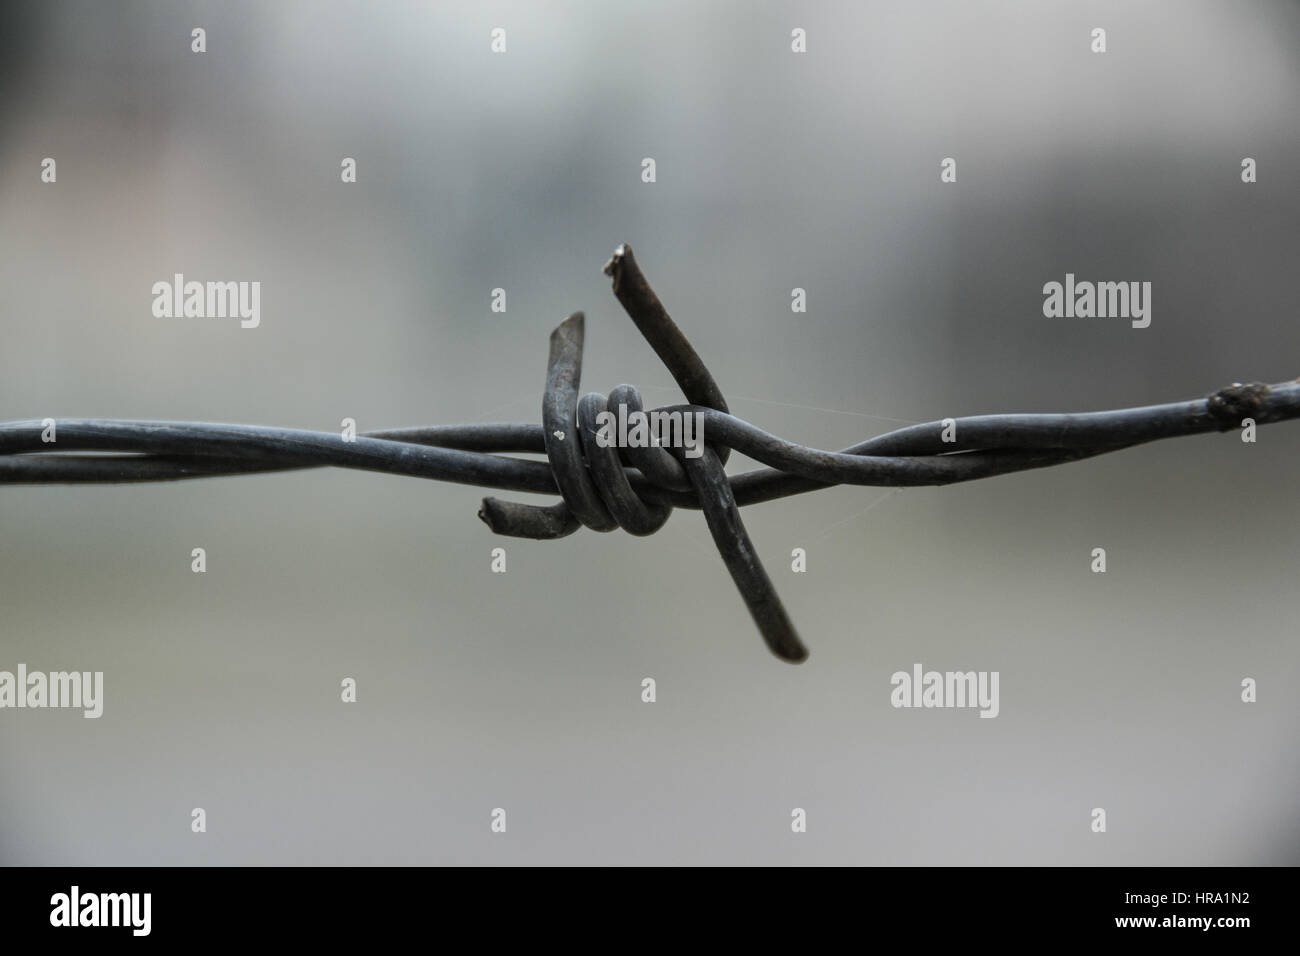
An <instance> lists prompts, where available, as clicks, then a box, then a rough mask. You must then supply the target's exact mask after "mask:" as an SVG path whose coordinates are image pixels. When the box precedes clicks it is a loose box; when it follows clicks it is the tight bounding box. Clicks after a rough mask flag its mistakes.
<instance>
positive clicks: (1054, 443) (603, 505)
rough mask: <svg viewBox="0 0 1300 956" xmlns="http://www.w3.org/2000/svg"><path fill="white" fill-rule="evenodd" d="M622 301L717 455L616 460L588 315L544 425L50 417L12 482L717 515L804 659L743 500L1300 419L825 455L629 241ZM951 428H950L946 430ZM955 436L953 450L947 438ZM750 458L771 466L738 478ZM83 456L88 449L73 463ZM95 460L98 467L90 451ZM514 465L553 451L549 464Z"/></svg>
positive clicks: (9, 471)
mask: <svg viewBox="0 0 1300 956" xmlns="http://www.w3.org/2000/svg"><path fill="white" fill-rule="evenodd" d="M605 273H606V274H607V275H609V276H610V277H611V278H612V280H613V290H614V294H615V296H616V297H617V298H618V300H619V302H620V303H622V305H623V307H624V309H625V310H626V311H627V313H628V315H629V316H631V318H632V321H633V322H635V323H636V326H637V328H638V329H639V330H640V331H641V334H642V335H643V336H644V337H645V339H646V341H647V342H649V343H650V345H651V347H652V348H653V349H654V350H655V353H656V354H657V355H658V356H659V358H660V359H661V360H662V361H663V363H664V365H665V366H666V367H667V368H668V370H669V372H670V373H671V374H672V376H673V378H674V380H675V381H676V382H677V384H678V386H679V387H680V388H681V389H682V392H683V394H684V395H685V396H686V399H687V402H688V403H689V404H685V405H674V406H665V407H661V408H657V409H654V410H653V411H654V412H663V413H673V412H680V413H684V414H685V413H691V414H693V413H699V414H700V415H701V416H703V422H704V434H705V435H706V436H707V438H706V444H705V447H704V448H703V449H702V454H700V455H699V456H698V457H694V458H693V457H690V456H688V455H686V454H685V453H684V449H681V448H673V449H668V448H663V447H655V446H651V447H640V448H636V447H625V448H615V447H603V446H602V445H601V444H600V443H599V442H597V441H596V440H595V436H596V431H597V429H596V420H597V416H598V415H599V414H600V413H601V412H603V411H605V410H607V409H608V408H611V407H617V406H619V405H625V406H627V408H628V410H629V411H638V412H639V411H642V410H643V404H642V401H641V396H640V393H639V392H638V391H637V390H636V389H635V388H634V387H633V386H631V385H620V386H618V387H617V388H615V389H614V390H613V391H612V392H610V394H609V396H608V398H606V397H605V396H601V395H599V394H596V393H590V394H588V395H585V396H583V397H582V398H581V399H580V398H579V396H578V387H579V383H580V380H581V377H582V349H583V338H584V319H583V314H582V313H581V312H576V313H574V314H573V315H571V316H570V317H569V318H568V319H566V320H565V321H564V322H563V323H561V324H560V326H559V327H558V328H556V329H555V331H554V332H552V333H551V345H550V357H549V361H548V365H547V375H546V387H545V390H544V393H543V398H542V424H541V425H529V424H472V425H440V426H431V427H424V428H399V429H389V430H385V431H375V432H367V433H365V434H363V435H358V436H356V437H355V438H352V439H350V440H349V439H345V438H344V437H343V436H342V435H340V434H337V433H333V432H315V431H303V430H299V429H288V428H269V427H260V426H253V425H221V424H206V423H199V422H160V421H159V422H155V421H113V420H106V419H58V420H57V422H56V432H55V438H56V441H55V442H54V444H55V445H56V446H57V448H58V450H57V451H53V452H52V451H51V450H50V448H51V446H50V444H48V443H46V442H45V441H44V440H43V438H42V436H43V433H44V432H45V427H44V423H43V422H41V421H22V422H7V423H4V424H0V483H6V484H50V483H108V482H147V481H176V480H180V479H186V478H211V477H218V476H223V475H244V474H256V473H264V472H274V471H289V470H295V469H302V468H317V467H322V466H333V467H341V468H356V469H361V470H365V471H380V472H387V473H389V474H396V475H409V476H412V477H418V478H432V479H436V480H438V481H450V482H456V483H459V484H469V485H480V486H485V487H491V488H498V489H503V490H506V491H522V492H538V493H546V494H558V495H559V496H560V499H561V500H560V501H559V502H557V503H556V504H554V505H550V506H536V505H527V504H521V503H518V502H511V501H502V500H500V499H497V498H485V499H483V505H482V508H481V509H480V511H479V517H480V518H482V519H483V520H484V521H485V522H486V523H487V525H488V526H489V527H490V528H491V529H492V530H493V531H494V532H495V533H497V534H503V535H510V536H514V537H524V538H535V539H551V538H559V537H563V536H565V535H567V534H571V533H573V532H574V531H576V530H577V529H578V528H579V527H583V526H585V527H588V528H592V529H593V530H596V531H612V530H614V529H615V528H620V527H621V528H623V529H625V530H627V531H628V532H630V533H632V534H637V535H648V534H653V533H654V532H655V531H657V530H658V529H659V528H660V527H662V526H663V524H664V522H666V521H667V520H668V517H669V515H670V514H671V512H672V509H673V508H675V507H680V508H693V509H699V510H702V511H703V512H704V518H705V521H706V523H707V524H708V527H709V531H710V533H711V534H712V536H713V540H714V543H715V544H716V545H717V548H718V552H719V554H720V555H721V556H722V559H723V561H724V562H725V563H726V566H727V569H728V570H729V571H730V572H731V576H732V579H733V580H734V581H735V582H736V587H737V589H738V590H739V591H740V595H741V597H742V598H743V599H744V601H745V604H746V605H747V607H748V608H749V611H750V614H751V615H752V616H753V618H754V622H755V623H756V624H757V626H758V630H759V632H760V634H761V635H762V636H763V639H764V641H766V643H767V646H768V647H769V648H770V649H771V651H772V653H773V654H775V655H776V656H777V657H778V658H780V659H781V660H785V661H790V662H796V663H797V662H799V661H802V660H804V659H806V658H807V656H808V652H807V649H806V648H805V647H804V645H803V643H802V641H800V639H799V636H798V634H797V632H796V631H795V628H794V625H793V624H792V623H791V621H790V618H789V615H787V613H786V611H785V607H784V605H783V604H782V603H781V599H780V597H778V595H777V593H776V589H775V588H774V587H773V585H772V582H771V579H770V578H769V577H768V575H767V572H766V571H765V570H764V568H763V565H762V562H761V561H760V560H759V558H758V553H757V552H756V551H755V549H754V546H753V543H752V542H751V541H750V539H749V535H748V533H747V532H746V531H745V526H744V523H743V522H742V521H741V518H740V508H741V507H742V506H745V505H752V504H757V503H759V502H764V501H772V500H774V499H777V498H784V497H787V496H789V495H796V494H802V493H804V492H807V491H814V490H816V489H819V488H827V487H830V486H832V485H840V484H850V485H875V486H896V487H907V486H916V485H946V484H952V483H955V482H959V481H973V480H975V479H978V478H988V477H991V476H994V475H1004V474H1009V473H1011V472H1015V471H1024V470H1027V469H1030V468H1042V467H1045V466H1048V465H1058V464H1063V463H1065V462H1070V461H1078V460H1080V459H1082V458H1089V457H1092V456H1094V455H1100V454H1104V453H1106V452H1111V451H1117V450H1119V449H1122V448H1129V447H1132V446H1133V445H1139V444H1143V443H1145V442H1151V441H1156V440H1158V439H1161V438H1174V437H1179V436H1183V435H1194V434H1198V433H1201V432H1212V431H1227V430H1229V429H1233V428H1238V427H1240V426H1241V425H1242V424H1243V420H1244V419H1247V418H1249V419H1253V420H1254V421H1255V423H1256V424H1258V425H1263V424H1268V423H1270V422H1277V421H1283V420H1287V419H1292V418H1297V417H1300V380H1297V381H1292V382H1283V383H1280V384H1277V385H1260V384H1249V385H1242V384H1239V383H1238V384H1233V385H1231V386H1228V387H1227V388H1223V389H1220V390H1219V391H1217V392H1214V393H1213V394H1211V395H1209V396H1208V397H1207V398H1202V399H1195V400H1192V401H1186V402H1175V403H1170V404H1166V405H1148V406H1144V407H1140V408H1126V409H1118V410H1115V411H1104V412H1089V413H1083V414H1029V415H980V416H974V417H968V418H958V419H955V420H953V419H949V420H947V422H930V423H927V424H923V425H912V426H909V427H907V428H900V429H898V430H896V431H892V432H889V433H888V434H885V435H881V436H878V437H876V438H872V439H870V440H868V441H865V442H862V443H860V444H857V445H854V446H852V447H850V448H846V449H844V450H843V451H839V452H831V451H822V450H820V449H816V448H808V447H805V446H803V445H797V444H794V443H793V442H788V441H786V440H784V439H782V438H778V437H777V436H775V435H771V434H769V433H767V432H765V431H763V430H762V429H760V428H758V427H756V426H754V425H751V424H750V423H748V422H746V421H743V420H741V419H739V418H736V417H735V416H733V415H731V414H730V412H729V411H728V409H727V404H726V400H725V399H724V398H723V395H722V391H721V389H720V388H719V387H718V385H717V383H716V381H714V378H713V376H712V375H711V374H710V373H709V370H708V368H707V367H706V366H705V365H704V362H703V361H702V360H701V359H700V357H699V355H698V354H697V353H696V351H695V349H694V348H692V347H691V344H690V343H689V342H688V341H687V340H686V337H685V335H683V334H682V332H681V330H680V329H679V328H678V327H677V325H676V324H675V323H674V322H673V320H672V319H671V318H670V317H669V315H668V312H667V311H666V310H665V309H664V307H663V304H662V303H661V302H660V301H659V298H658V296H657V295H655V293H654V290H653V289H651V287H650V284H649V282H648V281H647V280H646V278H645V275H644V274H643V273H642V271H641V269H640V267H639V266H638V265H637V262H636V260H635V258H634V257H633V255H632V250H631V248H630V247H629V246H627V245H621V246H619V247H618V249H616V250H615V252H614V256H613V258H611V259H610V261H609V262H608V263H607V264H606V266H605ZM945 424H946V425H947V428H946V429H945ZM945 438H947V439H950V440H945ZM733 449H734V450H736V451H739V452H741V453H743V454H745V455H748V456H749V457H750V458H753V459H754V460H756V461H759V462H762V463H763V464H765V465H767V466H769V467H768V468H760V469H757V470H755V471H751V472H747V473H745V474H742V475H737V476H734V477H732V476H728V475H727V474H726V471H725V470H724V465H725V464H726V460H727V455H728V454H729V452H730V451H731V450H733ZM69 452H71V453H72V454H69ZM76 452H94V453H95V454H91V455H86V454H75V453H76ZM515 453H537V454H545V456H546V460H545V461H540V460H536V459H526V458H516V457H512V455H513V454H515Z"/></svg>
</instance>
